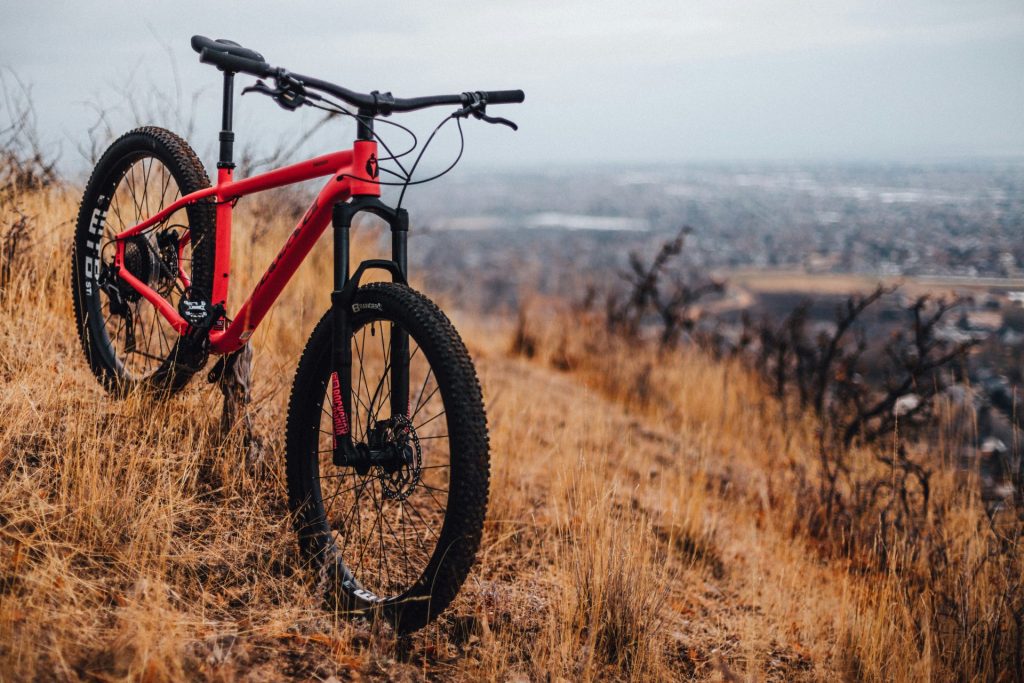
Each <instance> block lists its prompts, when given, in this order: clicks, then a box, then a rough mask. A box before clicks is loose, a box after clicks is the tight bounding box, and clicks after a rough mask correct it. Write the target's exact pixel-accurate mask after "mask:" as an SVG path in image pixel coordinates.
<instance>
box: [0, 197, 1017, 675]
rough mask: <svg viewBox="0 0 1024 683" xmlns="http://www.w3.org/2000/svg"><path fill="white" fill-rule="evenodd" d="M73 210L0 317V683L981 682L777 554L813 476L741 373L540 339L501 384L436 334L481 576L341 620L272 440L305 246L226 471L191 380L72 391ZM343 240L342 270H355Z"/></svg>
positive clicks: (39, 205) (985, 583)
mask: <svg viewBox="0 0 1024 683" xmlns="http://www.w3.org/2000/svg"><path fill="white" fill-rule="evenodd" d="M76 201H77V197H76V196H75V193H74V192H73V191H65V190H59V189H58V190H54V191H49V192H46V193H35V194H29V195H25V196H23V197H21V198H20V202H19V207H20V208H21V210H22V211H23V212H24V213H25V214H26V215H28V216H29V217H30V221H31V225H32V230H31V233H30V238H29V240H28V241H27V242H25V243H24V248H23V249H22V250H21V252H20V253H19V255H18V259H19V261H18V272H19V273H20V275H19V277H18V278H16V279H15V280H14V281H13V282H12V284H11V286H10V287H9V288H8V289H6V290H5V291H4V292H3V294H2V295H0V297H2V298H0V327H2V330H3V333H2V336H0V385H2V387H3V391H2V395H0V672H2V674H0V677H3V678H9V679H12V680H29V679H34V678H40V679H49V678H58V679H85V680H124V679H142V680H154V681H155V680H180V679H182V678H197V679H205V680H236V679H248V680H277V679H282V678H299V679H310V678H314V679H315V678H320V679H327V678H329V677H330V676H337V677H338V678H342V679H346V678H354V677H369V678H379V679H385V678H397V679H404V680H418V679H422V678H431V679H443V680H448V679H456V680H467V681H468V680H472V681H476V680H545V681H546V680H550V681H555V680H605V679H617V680H669V679H680V678H695V679H710V680H722V679H726V680H737V679H739V680H780V681H781V680H787V681H788V680H833V679H836V678H842V677H845V678H858V679H866V680H929V679H950V678H955V677H956V676H955V675H954V674H956V673H964V677H965V678H979V679H984V678H992V677H997V673H998V672H994V671H990V670H984V669H979V668H975V669H968V668H964V669H962V670H960V671H956V670H954V669H952V668H950V666H949V665H948V664H947V663H946V662H948V661H952V660H949V659H948V658H947V659H943V658H942V657H939V656H938V655H937V654H936V653H937V652H938V651H940V650H941V649H942V648H950V647H959V645H956V643H959V642H960V641H959V640H956V638H955V634H950V633H948V632H937V631H932V630H929V628H928V626H927V625H928V624H930V623H932V620H930V619H929V618H928V615H927V614H923V611H926V610H927V609H928V601H927V600H923V601H922V600H921V599H920V596H921V593H920V592H917V593H913V592H911V591H909V590H908V588H907V582H906V580H905V576H904V574H902V573H900V572H897V571H896V570H893V571H891V572H890V573H888V574H881V575H879V574H877V573H876V574H868V573H865V572H863V571H861V570H857V571H854V570H853V569H852V568H851V564H850V562H849V561H847V560H844V559H841V558H835V557H833V556H830V555H829V554H828V553H823V552H819V551H818V549H816V548H815V546H814V545H813V544H812V543H811V542H809V541H808V540H807V539H806V538H805V537H803V536H801V534H800V532H799V525H798V524H796V521H797V520H796V516H797V515H798V514H799V513H798V510H799V509H800V507H799V506H798V505H797V503H798V501H796V500H795V499H794V493H795V492H796V491H797V490H798V489H797V485H796V484H797V482H796V481H795V479H794V475H793V469H792V468H791V467H788V464H790V463H793V462H797V463H804V464H806V466H807V467H808V468H811V467H813V466H814V462H815V449H814V443H815V440H814V435H813V430H812V429H811V427H810V425H809V424H803V423H801V422H799V421H796V422H794V421H792V420H790V421H789V422H788V423H787V425H788V426H787V427H786V428H783V427H782V426H781V425H782V422H781V421H780V419H779V415H778V414H777V412H776V410H775V409H774V408H773V407H772V404H771V402H770V401H767V400H766V398H765V393H764V392H763V391H762V388H761V386H760V384H759V382H758V381H757V380H756V379H755V378H754V377H752V376H751V375H750V374H749V373H747V371H746V370H745V369H743V368H742V367H741V366H740V365H738V364H732V363H728V362H723V363H718V362H712V361H709V360H708V359H707V358H705V357H703V356H702V355H700V354H699V353H697V352H695V351H689V350H684V351H682V352H680V353H679V354H677V355H676V356H673V357H672V358H671V359H668V358H666V357H659V356H658V354H657V352H655V351H648V350H644V349H639V348H635V347H626V346H621V347H619V346H614V345H613V346H609V347H602V348H601V350H600V352H599V353H598V352H597V351H595V347H594V346H593V345H589V346H588V342H592V341H593V339H592V338H591V337H590V336H589V333H587V332H586V329H587V328H586V327H585V322H584V323H582V324H583V325H584V326H583V327H576V328H575V329H574V334H573V335H571V336H569V335H565V334H564V332H563V330H564V329H565V328H564V326H558V325H552V326H550V327H549V326H540V327H539V328H538V329H539V330H540V332H539V334H540V337H542V338H541V339H540V340H539V343H538V349H539V351H538V356H536V357H535V358H534V359H533V360H530V361H526V360H520V359H515V358H509V357H508V355H507V348H508V346H509V341H510V338H511V324H510V323H508V322H505V321H495V320H485V319H480V318H474V317H471V316H467V315H464V314H461V313H460V312H459V311H453V312H452V315H453V318H454V320H455V322H456V325H457V326H458V327H459V328H460V330H462V332H463V336H464V337H465V338H466V339H467V343H468V345H469V346H470V349H471V351H472V353H473V354H474V357H475V358H476V360H477V363H478V369H479V372H480V375H481V379H482V382H483V385H484V391H485V399H486V402H487V406H488V412H489V420H490V426H491V433H492V445H493V456H492V457H493V475H492V477H493V478H492V491H491V505H490V510H489V515H488V521H487V528H486V533H485V536H484V542H483V546H482V548H481V552H480V556H479V563H478V565H477V567H476V568H475V569H474V571H473V573H472V575H471V576H470V579H469V581H468V582H467V584H466V586H465V587H464V590H463V592H462V594H461V595H460V596H459V598H458V599H457V600H456V602H455V604H454V605H453V606H452V608H451V609H450V610H449V611H448V612H447V613H446V614H444V615H443V616H442V617H441V619H439V621H438V622H437V623H436V624H434V625H432V626H430V627H428V628H427V629H426V630H424V631H423V632H422V633H420V634H417V635H416V636H414V637H413V638H411V639H409V640H404V641H396V640H395V638H394V637H393V636H392V635H390V634H389V633H388V632H387V631H386V629H383V628H380V627H371V626H369V625H366V624H352V623H347V622H339V621H337V620H336V619H335V618H333V617H332V615H330V614H328V613H326V612H324V611H322V610H321V608H320V601H319V599H318V596H316V595H315V594H314V592H313V591H312V590H311V587H310V585H309V584H308V583H307V580H306V577H305V576H303V575H302V574H301V572H296V571H295V570H294V568H295V567H296V566H298V563H299V558H298V551H297V548H296V546H295V543H294V539H293V535H292V533H291V531H290V528H289V524H288V520H287V518H286V511H285V502H284V500H285V498H284V484H283V462H282V459H283V454H282V448H283V443H282V441H283V439H282V435H281V434H282V429H281V428H282V425H283V423H284V406H285V402H286V399H287V394H288V390H289V386H290V382H291V376H292V372H293V369H294V366H295V363H296V361H297V359H298V355H299V352H300V350H301V347H302V345H303V344H304V341H305V338H306V336H307V335H308V334H309V331H310V330H311V329H312V326H313V324H314V322H315V320H316V319H317V318H318V317H319V316H320V314H321V313H322V311H323V310H324V309H325V308H326V306H327V290H328V285H327V273H328V272H329V268H328V261H327V258H326V257H327V253H326V247H327V244H326V243H325V244H322V245H320V247H318V250H316V251H315V253H314V256H313V258H312V259H311V261H310V262H309V263H307V264H306V265H304V266H303V268H302V269H301V270H300V272H299V274H298V275H297V277H296V280H295V281H294V282H293V283H292V284H291V286H290V287H289V288H288V289H287V290H286V292H285V294H284V297H283V299H282V301H281V302H280V303H279V305H278V306H277V307H276V309H275V310H274V313H273V314H272V315H271V317H270V318H269V319H268V320H267V321H266V322H265V323H264V325H263V327H261V329H260V331H259V332H258V333H257V335H256V338H255V342H254V343H255V347H256V349H257V354H256V359H255V368H256V370H255V375H256V387H255V391H254V395H255V408H256V410H257V421H256V428H257V430H258V431H259V432H260V435H261V436H262V437H263V438H264V439H265V441H266V444H267V453H268V459H267V461H266V464H265V466H264V467H262V468H259V469H258V470H257V471H247V470H246V468H245V467H244V466H243V463H242V460H243V458H242V454H241V451H240V447H239V445H238V444H237V443H234V442H233V441H231V440H228V441H227V442H222V441H221V440H220V439H219V438H218V437H217V427H218V420H219V405H220V402H219V399H220V396H219V393H218V392H217V391H216V389H214V388H213V387H212V386H210V385H207V384H205V383H204V382H202V381H200V380H201V378H197V380H195V381H194V384H193V385H192V386H190V387H189V388H188V389H187V390H186V391H185V392H184V394H183V395H181V396H178V397H175V398H172V399H170V400H167V401H164V402H160V403H157V402H154V400H153V399H151V398H147V397H143V396H134V397H130V398H129V399H127V400H125V401H121V402H113V401H111V400H109V399H108V398H107V397H106V396H105V395H104V394H103V393H102V392H101V390H100V389H99V388H98V386H97V385H96V383H95V381H94V380H93V379H92V376H91V375H90V373H89V371H88V369H87V367H86V366H85V363H84V361H83V359H82V354H81V351H80V349H79V345H78V340H77V339H76V337H75V335H74V331H73V316H72V314H71V309H70V302H69V297H68V276H69V257H68V249H69V244H70V236H71V232H72V227H73V226H72V223H71V221H72V218H73V216H74V213H75V208H76V207H75V202H76ZM272 208H273V207H272V206H270V205H263V206H256V205H250V206H248V207H247V206H246V203H245V202H243V203H242V205H241V206H240V210H241V211H242V213H241V214H240V215H239V217H238V219H237V220H236V226H237V227H236V238H235V245H234V249H235V251H234V254H235V259H236V264H237V265H236V270H235V273H234V275H235V277H236V280H237V283H238V286H239V287H240V289H239V290H236V291H241V290H242V289H244V288H245V286H246V284H247V283H249V282H251V281H252V280H253V278H255V277H258V276H259V274H260V273H261V271H262V270H263V268H264V266H265V264H266V263H267V262H269V260H270V258H271V257H272V254H273V252H274V251H275V249H276V247H277V245H278V243H279V242H280V241H282V240H283V238H284V236H285V235H286V234H287V231H288V230H289V229H290V227H291V226H290V225H289V221H288V220H287V219H286V218H285V217H282V216H279V215H276V214H275V212H273V211H272ZM8 218H9V216H6V215H5V216H0V225H6V224H7V223H6V222H5V221H7V220H8ZM362 233H363V237H362V238H361V242H360V244H359V249H358V252H359V253H363V254H367V253H369V252H370V251H379V248H380V247H381V243H380V242H379V240H378V238H377V237H375V236H374V235H373V234H372V233H371V232H369V231H366V230H363V231H362ZM254 234H255V235H260V238H259V239H258V240H255V241H254V240H252V239H250V238H249V237H247V236H251V235H254ZM412 239H413V242H412V248H415V233H413V238H412ZM442 303H443V302H442ZM552 362H554V364H555V365H557V366H558V367H561V368H568V371H556V370H553V369H552V368H551V365H552ZM937 479H938V481H937V482H936V484H935V485H936V487H937V488H938V489H939V491H940V493H941V495H947V496H948V500H950V501H951V502H950V507H949V514H948V517H949V520H948V521H947V523H946V524H944V526H943V527H942V529H943V530H944V533H947V534H949V535H950V537H951V539H952V541H951V546H950V547H951V548H952V549H953V550H951V552H953V553H961V554H960V555H959V556H957V557H958V558H959V559H961V560H962V561H963V566H964V567H965V568H969V567H971V566H973V565H971V561H972V559H971V558H977V557H978V556H979V553H983V552H984V550H985V545H984V543H982V541H980V540H977V539H975V534H974V533H973V531H972V530H976V529H977V528H978V525H977V523H978V522H979V515H980V512H979V508H977V507H972V506H971V504H970V503H971V501H970V500H969V498H970V496H961V498H959V499H957V498H955V497H954V495H953V493H954V492H955V491H956V490H963V485H962V482H960V481H958V480H957V479H956V477H954V476H953V475H952V474H951V473H950V474H948V475H943V476H940V477H938V478H937ZM937 495H939V494H937ZM924 561H925V560H923V559H922V558H913V560H912V561H911V559H908V560H907V561H906V562H905V563H903V564H901V565H899V566H900V567H908V566H910V565H911V564H913V563H918V565H920V563H921V562H924ZM918 565H915V566H917V567H918V570H920V569H922V568H921V567H920V566H918ZM901 571H902V570H901ZM906 571H909V570H906ZM915 571H917V570H915ZM915 575H916V574H915ZM1020 575H1024V572H1020ZM1005 586H1006V584H1005V583H1000V581H999V580H998V577H997V576H996V575H995V574H988V573H986V574H985V575H984V576H983V577H982V578H981V579H974V580H967V581H965V582H964V585H963V589H964V591H966V593H965V599H966V600H970V601H972V603H971V604H972V605H984V604H985V602H986V601H991V600H992V599H993V595H994V594H995V593H997V592H998V591H999V590H1003V589H1005ZM922 625H924V626H922ZM979 633H980V632H979ZM951 639H952V640H951ZM953 641H955V643H953V644H952V645H951V642H953ZM964 666H966V664H965V665H964ZM1010 680H1012V678H1011V679H1010Z"/></svg>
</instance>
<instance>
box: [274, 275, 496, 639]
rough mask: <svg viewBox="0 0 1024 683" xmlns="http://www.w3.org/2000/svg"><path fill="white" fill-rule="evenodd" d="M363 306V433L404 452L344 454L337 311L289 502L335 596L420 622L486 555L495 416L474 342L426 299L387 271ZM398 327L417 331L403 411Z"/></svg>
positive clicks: (308, 365)
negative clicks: (336, 424) (334, 348)
mask: <svg viewBox="0 0 1024 683" xmlns="http://www.w3.org/2000/svg"><path fill="white" fill-rule="evenodd" d="M351 310H352V313H351V314H350V321H351V329H352V335H351V338H350V340H349V342H350V344H351V349H352V374H351V377H352V382H351V383H352V400H351V410H350V413H351V414H350V415H349V416H348V420H349V422H350V429H351V435H352V439H353V442H354V443H355V446H356V447H357V448H364V449H367V450H369V449H376V450H377V451H378V452H381V451H382V449H387V448H391V449H393V450H395V451H396V452H397V451H400V452H401V453H402V454H403V455H402V456H401V458H399V459H398V460H395V461H394V462H380V463H377V462H375V463H373V464H366V463H364V464H362V465H361V466H341V467H339V466H336V465H335V464H334V462H333V457H332V453H333V434H334V431H333V426H332V419H333V415H334V410H333V408H334V404H333V401H335V400H337V399H336V398H335V396H336V392H335V390H334V389H335V385H334V380H333V377H332V373H331V336H332V332H331V330H332V315H331V313H330V312H328V313H327V315H325V316H324V317H323V319H321V321H320V323H319V324H318V325H317V327H316V329H315V330H314V331H313V334H312V336H311V337H310V339H309V342H308V344H307V346H306V349H305V351H304V352H303V354H302V359H301V360H300V362H299V367H298V370H297V372H296V376H295V383H294V385H293V387H292V395H291V400H290V403H289V409H288V431H287V453H286V457H287V477H288V494H289V504H290V507H291V509H292V512H293V513H294V515H295V520H296V528H297V530H298V534H299V543H300V546H301V548H302V551H303V554H304V555H305V557H306V559H307V560H308V561H309V563H310V564H311V565H312V568H313V569H314V570H315V571H316V572H317V575H318V576H319V577H321V578H322V579H323V581H324V584H325V589H326V590H327V592H328V598H329V600H330V603H331V604H332V605H333V606H334V607H335V608H336V609H338V610H339V611H343V612H347V613H352V614H368V613H377V614H383V615H384V616H385V617H386V618H387V619H388V620H389V621H390V622H391V623H392V624H393V625H394V626H395V628H396V630H397V631H399V632H408V631H412V630H415V629H418V628H421V627H423V626H424V625H426V624H427V623H428V622H429V621H430V620H431V619H433V618H434V617H436V616H437V615H438V614H439V613H440V612H441V611H442V610H444V609H445V608H446V607H447V606H448V604H449V603H450V602H451V601H452V599H453V598H454V597H455V595H456V593H458V590H459V588H460V587H461V585H462V583H463V581H464V580H465V579H466V576H467V574H468V573H469V570H470V568H471V567H472V565H473V562H474V560H475V556H476V552H477V549H478V547H479V545H480V538H481V535H482V531H483V523H484V515H485V512H486V507H487V493H488V478H489V453H488V439H487V418H486V415H485V414H484V407H483V399H482V397H481V392H480V385H479V382H478V381H477V377H476V372H475V370H474V368H473V363H472V361H471V360H470V357H469V353H468V352H467V351H466V347H465V345H464V344H463V343H462V340H461V339H460V338H459V335H458V333H457V332H456V331H455V328H454V327H453V326H452V324H451V322H449V321H448V318H447V317H445V315H444V314H443V313H442V312H441V311H440V309H438V308H437V306H435V305H434V304H433V303H432V302H430V301H429V300H428V299H427V298H426V297H424V296H423V295H421V294H419V293H417V292H415V291H413V290H412V289H410V288H408V287H406V286H404V285H400V284H394V283H374V284H370V285H366V286H363V287H361V288H359V290H358V291H357V292H356V295H355V297H354V299H353V302H352V305H351ZM396 335H408V345H407V346H406V347H404V348H406V349H407V354H408V355H407V358H408V365H409V373H408V402H407V406H403V407H402V408H404V409H399V408H396V404H398V403H404V401H393V400H392V399H391V394H392V385H391V383H392V378H393V374H394V372H393V370H392V367H393V365H396V364H398V361H397V359H395V358H392V347H393V345H392V344H391V339H392V338H393V337H395V336H396ZM396 348H402V346H401V345H399V346H398V347H396ZM396 413H397V414H396Z"/></svg>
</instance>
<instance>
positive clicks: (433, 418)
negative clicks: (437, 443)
mask: <svg viewBox="0 0 1024 683" xmlns="http://www.w3.org/2000/svg"><path fill="white" fill-rule="evenodd" d="M444 414H445V411H443V410H442V411H441V412H440V413H438V414H437V415H435V416H434V417H432V418H430V419H429V420H427V421H426V422H423V423H421V424H418V425H415V426H414V427H413V429H422V428H424V427H426V426H427V425H428V424H430V423H431V422H433V421H434V420H436V419H437V418H439V417H441V416H442V415H444Z"/></svg>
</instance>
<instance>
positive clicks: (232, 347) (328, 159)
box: [114, 139, 380, 354]
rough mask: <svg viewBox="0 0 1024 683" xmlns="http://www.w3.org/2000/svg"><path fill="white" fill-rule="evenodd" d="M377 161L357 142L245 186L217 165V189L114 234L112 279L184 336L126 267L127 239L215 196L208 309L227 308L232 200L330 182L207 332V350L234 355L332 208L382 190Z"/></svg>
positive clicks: (170, 312)
mask: <svg viewBox="0 0 1024 683" xmlns="http://www.w3.org/2000/svg"><path fill="white" fill-rule="evenodd" d="M376 163H377V143H376V142H375V141H373V140H361V139H360V140H356V141H355V143H354V145H353V147H352V149H348V150H342V151H339V152H333V153H331V154H325V155H323V156H319V157H316V158H314V159H309V160H307V161H302V162H299V163H297V164H292V165H290V166H285V167H283V168H279V169H275V170H273V171H268V172H266V173H261V174H259V175H255V176H251V177H249V178H244V179H242V180H235V179H234V178H233V171H234V169H233V165H231V164H218V170H217V185H216V186H215V187H209V188H206V189H203V190H199V191H197V192H193V193H191V194H188V195H186V196H184V197H182V198H180V199H178V200H177V201H175V202H174V203H172V204H171V205H169V206H168V207H166V208H165V209H163V210H161V211H159V212H158V213H155V214H153V215H152V216H150V217H149V218H147V219H146V220H144V221H142V222H141V223H138V224H136V225H133V226H132V227H130V228H128V229H127V230H125V231H123V232H121V233H119V234H118V235H117V237H116V241H117V243H116V252H115V256H114V265H115V266H116V268H117V273H118V274H119V276H120V277H121V278H122V279H123V280H124V281H125V282H127V283H128V284H129V285H130V286H131V287H132V288H133V289H135V291H137V292H138V293H139V294H140V295H141V296H142V297H144V298H145V299H146V300H147V301H149V302H150V303H151V304H153V305H154V306H155V307H156V309H157V310H158V311H159V312H160V314H161V315H162V316H163V317H164V318H166V319H167V321H168V322H169V323H170V324H171V326H172V327H173V328H174V329H175V331H177V332H178V333H179V334H185V333H186V332H187V331H188V330H189V323H188V322H187V321H186V320H185V319H184V318H183V317H182V316H181V314H180V313H179V312H178V311H177V310H175V308H174V306H173V305H172V304H171V303H170V302H169V301H167V300H166V299H164V298H163V297H162V296H160V295H159V294H158V293H157V292H156V291H154V290H153V289H152V288H151V287H149V286H148V285H147V284H146V283H144V282H142V281H141V280H139V279H138V278H137V277H135V276H134V275H132V273H131V272H130V271H129V270H128V269H127V268H125V264H124V249H125V240H126V239H127V238H129V237H132V236H133V235H137V234H139V233H141V232H143V231H145V230H148V229H150V228H152V227H154V226H156V225H159V224H160V223H162V222H163V221H165V220H166V219H167V218H168V217H170V216H171V215H172V214H173V213H175V212H176V211H179V210H181V209H182V208H184V207H186V206H188V205H190V204H194V203H196V202H200V201H204V200H208V199H210V198H213V199H214V200H215V201H216V202H217V212H216V226H217V230H216V245H215V257H214V271H213V273H214V274H213V291H212V293H211V303H214V304H217V303H220V304H223V305H224V306H225V308H226V306H227V295H228V286H229V283H230V279H231V277H230V276H231V214H232V210H233V209H234V205H235V202H236V201H237V200H238V199H239V198H241V197H244V196H246V195H250V194H255V193H257V192H262V191H264V190H269V189H272V188H275V187H282V186H285V185H292V184H295V183H300V182H302V181H305V180H310V179H312V178H319V177H322V176H331V179H330V180H329V181H328V182H327V184H326V185H324V187H323V189H322V190H320V193H319V194H318V195H317V197H316V199H315V200H314V201H313V204H312V205H311V206H310V207H309V209H308V210H307V211H306V213H305V215H303V217H302V220H300V221H299V224H298V225H297V226H296V227H295V230H294V231H293V232H292V233H291V235H290V236H289V237H288V240H287V241H286V242H285V244H284V246H283V247H282V248H281V250H280V252H278V254H277V256H276V257H275V258H274V260H273V261H272V262H271V263H270V266H269V267H268V268H267V271H266V272H265V273H264V274H263V277H262V278H260V280H259V282H258V283H257V284H256V287H255V288H254V289H253V291H252V293H251V294H250V295H249V298H248V299H247V300H246V302H245V303H244V304H242V307H241V308H240V309H239V310H238V312H237V313H236V314H235V316H234V318H233V319H232V320H231V322H230V323H229V324H227V325H226V327H225V325H224V324H223V321H221V322H219V323H218V324H217V325H215V326H214V328H213V329H211V330H210V350H211V351H213V352H214V353H218V354H227V353H232V352H234V351H237V350H238V349H240V348H241V347H242V346H244V344H245V342H246V341H247V340H248V339H249V337H250V336H252V333H253V331H254V330H255V329H256V327H257V326H258V325H259V324H260V322H261V321H262V320H263V317H264V316H265V315H266V314H267V311H268V310H270V307H271V306H272V305H273V304H274V302H275V301H276V300H277V297H278V296H279V295H280V294H281V291H282V290H283V289H284V287H285V285H286V284H288V281H289V280H290V279H291V277H292V275H294V274H295V271H296V269H298V267H299V264H301V263H302V261H303V260H304V259H305V258H306V256H307V255H308V254H309V251H310V249H312V248H313V245H314V244H315V243H316V241H317V240H318V239H319V238H320V236H321V235H322V234H323V231H324V229H325V228H326V227H327V224H328V223H329V222H330V220H331V216H332V212H333V209H334V206H335V205H336V204H339V203H344V202H347V201H348V200H349V199H350V198H352V197H356V196H362V197H379V196H380V185H379V184H378V183H377V182H375V181H374V180H373V178H371V177H368V176H369V175H370V174H373V175H376ZM187 239H189V235H188V233H186V235H185V236H183V237H182V240H181V242H180V244H179V248H183V247H184V245H185V244H186V243H187ZM346 270H347V268H346ZM346 276H347V273H346ZM178 277H179V279H181V280H182V281H183V282H184V283H185V285H186V286H188V285H189V284H190V283H189V281H188V278H187V276H186V275H185V273H184V272H182V271H181V270H180V269H179V273H178Z"/></svg>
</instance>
